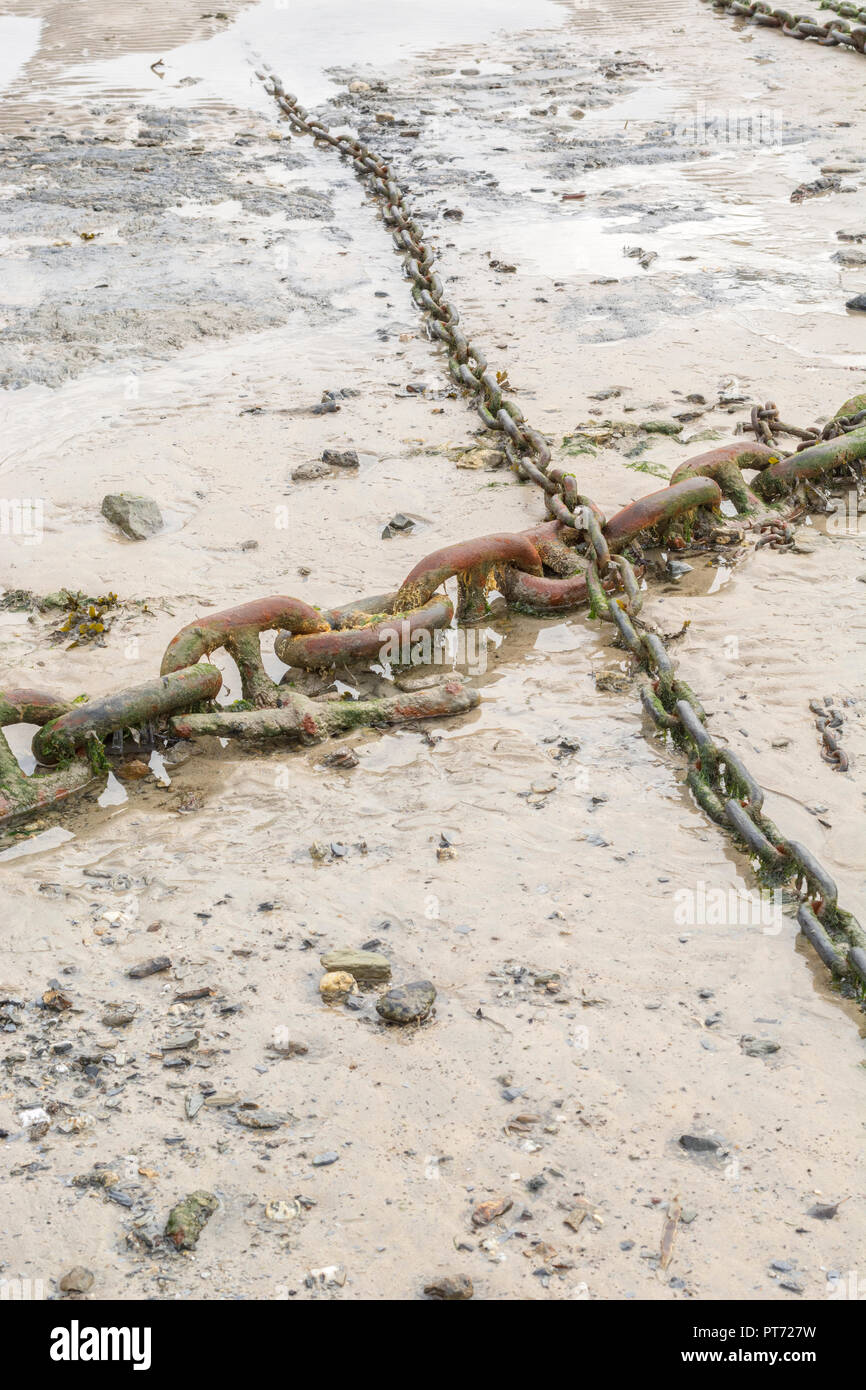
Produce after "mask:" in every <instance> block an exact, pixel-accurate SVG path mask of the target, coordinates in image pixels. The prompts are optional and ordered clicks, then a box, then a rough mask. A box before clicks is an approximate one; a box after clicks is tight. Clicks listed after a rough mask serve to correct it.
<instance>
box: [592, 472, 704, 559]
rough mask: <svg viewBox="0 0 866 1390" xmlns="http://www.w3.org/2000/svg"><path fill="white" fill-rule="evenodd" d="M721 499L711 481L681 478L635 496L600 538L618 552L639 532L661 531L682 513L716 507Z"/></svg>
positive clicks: (613, 517)
mask: <svg viewBox="0 0 866 1390" xmlns="http://www.w3.org/2000/svg"><path fill="white" fill-rule="evenodd" d="M721 500H722V493H721V489H720V487H719V485H718V483H714V482H713V480H712V478H684V479H683V481H682V482H680V483H674V484H672V486H671V487H665V488H661V489H660V490H659V491H658V492H650V493H648V494H647V496H646V497H639V498H638V499H637V501H636V502H632V503H630V504H629V506H627V507H623V509H622V511H619V512H616V513H615V515H614V516H612V517H611V519H610V521H609V522H608V523H607V525H606V526H605V528H604V537H605V540H606V541H607V543H608V545H609V546H610V549H611V550H612V551H613V552H616V551H618V550H622V549H623V548H624V547H625V546H627V545H628V543H629V541H631V540H634V538H635V536H637V535H638V534H639V533H640V532H641V531H646V530H648V529H650V528H651V527H661V528H662V529H664V528H666V527H667V526H669V525H670V523H671V522H672V521H674V520H675V519H676V518H677V517H678V516H682V514H683V512H689V511H693V510H694V509H695V508H696V507H711V508H716V507H718V506H719V504H720V502H721Z"/></svg>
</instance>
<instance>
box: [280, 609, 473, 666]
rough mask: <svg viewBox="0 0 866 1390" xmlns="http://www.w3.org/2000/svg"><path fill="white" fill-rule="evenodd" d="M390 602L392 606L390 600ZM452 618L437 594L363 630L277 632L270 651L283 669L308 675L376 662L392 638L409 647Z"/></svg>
mask: <svg viewBox="0 0 866 1390" xmlns="http://www.w3.org/2000/svg"><path fill="white" fill-rule="evenodd" d="M390 601H391V602H392V603H393V602H394V596H391V600H390ZM341 616H342V615H341ZM347 616H349V615H347ZM351 616H353V617H355V618H358V617H360V616H362V615H360V614H354V615H351ZM453 616H454V605H453V604H452V602H451V600H450V599H449V598H446V596H445V595H444V594H437V595H436V597H435V598H432V599H430V601H429V602H427V603H424V604H422V605H421V606H420V607H419V608H416V609H414V610H413V611H397V612H394V613H385V614H381V613H379V614H376V615H374V616H371V617H370V618H369V619H368V622H367V623H366V624H365V625H363V626H353V627H340V628H330V629H327V630H325V631H319V632H317V633H315V634H313V635H310V636H302V637H293V636H292V635H291V634H290V633H288V632H281V633H280V634H279V636H278V637H277V640H276V642H275V643H274V651H275V652H276V654H277V656H278V657H279V659H280V661H284V662H285V663H286V665H287V666H300V667H302V668H304V669H305V670H308V671H317V670H323V669H325V668H326V667H329V666H339V665H342V664H343V663H344V662H351V661H376V660H378V659H379V657H380V654H381V651H382V648H383V647H384V646H385V645H386V644H387V643H388V642H390V641H393V639H394V637H395V636H396V637H397V639H398V641H400V642H401V643H402V642H404V641H405V642H408V643H409V644H410V645H411V643H412V642H413V641H415V640H417V639H418V638H419V637H420V635H421V634H422V633H424V634H432V633H433V632H435V631H437V630H438V629H441V628H447V627H450V625H451V619H452V618H453Z"/></svg>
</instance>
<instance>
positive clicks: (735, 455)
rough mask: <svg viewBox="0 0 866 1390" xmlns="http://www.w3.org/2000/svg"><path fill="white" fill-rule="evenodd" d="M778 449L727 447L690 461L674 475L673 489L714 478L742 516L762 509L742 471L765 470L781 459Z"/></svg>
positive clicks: (672, 477)
mask: <svg viewBox="0 0 866 1390" xmlns="http://www.w3.org/2000/svg"><path fill="white" fill-rule="evenodd" d="M781 457H782V456H781V454H780V453H779V450H778V449H773V448H771V447H770V446H769V445H767V444H757V443H755V442H754V441H753V442H751V443H748V444H740V443H734V444H724V445H723V446H722V447H721V448H720V449H711V450H710V451H709V452H708V453H706V454H698V456H697V458H692V459H686V460H685V462H684V463H681V464H680V465H679V467H678V468H675V469H674V471H673V473H672V474H671V486H672V487H673V486H675V485H676V484H677V483H681V482H683V481H684V480H685V479H687V478H697V477H701V478H712V480H713V482H715V483H718V485H719V487H720V488H721V490H722V493H723V495H724V496H725V497H727V498H729V500H730V501H731V502H733V504H734V506H735V507H736V509H737V511H738V513H740V515H742V514H743V513H746V512H751V511H755V510H756V509H757V508H759V507H762V506H763V503H762V502H761V499H760V497H758V496H757V495H756V494H755V493H754V492H753V491H752V489H751V488H750V487H749V486H748V484H747V483H746V481H745V479H744V477H743V474H742V471H741V470H742V469H744V468H755V469H758V470H759V471H760V470H763V469H764V468H769V467H770V466H771V465H772V464H774V463H778V462H779V460H780V459H781Z"/></svg>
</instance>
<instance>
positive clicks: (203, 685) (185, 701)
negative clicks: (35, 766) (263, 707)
mask: <svg viewBox="0 0 866 1390" xmlns="http://www.w3.org/2000/svg"><path fill="white" fill-rule="evenodd" d="M222 680H223V678H222V672H221V671H219V670H218V669H217V667H216V666H208V665H205V664H204V663H200V664H198V665H196V666H187V667H186V668H185V669H184V670H182V671H174V672H172V673H171V674H170V675H167V676H157V677H156V678H155V679H154V680H150V681H145V682H144V683H143V684H142V685H136V686H133V687H132V688H131V689H130V690H121V691H118V692H116V693H115V694H114V695H106V696H104V697H103V698H102V699H100V700H89V701H88V702H87V703H86V704H83V705H75V706H73V708H72V709H71V710H69V711H68V712H67V713H66V714H63V715H61V716H60V718H59V719H53V720H51V722H50V723H48V724H46V725H45V726H44V727H43V728H42V729H40V730H39V732H38V733H37V734H36V735H35V737H34V739H33V752H34V754H35V756H36V757H37V758H38V759H39V761H40V762H41V763H45V764H48V765H49V766H50V765H52V764H56V763H58V762H60V761H61V760H62V759H64V758H71V757H73V756H74V755H75V754H76V753H77V752H79V751H80V750H81V749H86V748H87V747H88V743H89V742H90V741H91V740H92V738H93V737H94V736H96V738H97V739H102V738H104V737H105V735H106V734H110V733H114V732H115V730H117V729H128V728H138V727H139V726H140V725H142V724H148V723H150V722H152V721H153V720H155V719H158V718H159V717H160V716H161V715H165V714H172V713H174V711H175V710H178V709H183V708H184V707H185V706H186V707H189V706H190V705H195V704H200V703H202V702H203V701H208V700H213V699H215V697H216V696H217V695H218V694H219V692H220V690H221V688H222ZM91 747H93V749H94V754H93V755H94V756H95V757H96V759H97V761H99V754H98V752H97V751H96V750H95V745H92V744H91Z"/></svg>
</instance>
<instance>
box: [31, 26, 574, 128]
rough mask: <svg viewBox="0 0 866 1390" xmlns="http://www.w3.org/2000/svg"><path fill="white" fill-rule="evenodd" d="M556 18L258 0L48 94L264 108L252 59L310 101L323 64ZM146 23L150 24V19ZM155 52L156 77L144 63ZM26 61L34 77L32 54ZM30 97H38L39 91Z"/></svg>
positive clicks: (382, 67) (387, 56) (321, 85)
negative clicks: (220, 22) (219, 22)
mask: <svg viewBox="0 0 866 1390" xmlns="http://www.w3.org/2000/svg"><path fill="white" fill-rule="evenodd" d="M562 20H563V14H562V9H561V8H560V6H559V5H558V4H556V3H554V0H475V3H474V4H472V5H466V4H464V3H462V0H439V2H438V3H437V4H436V5H435V6H431V7H424V6H417V5H409V4H406V3H404V0H363V3H359V0H290V3H289V2H288V0H284V3H280V0H264V3H261V4H258V5H255V6H253V7H252V8H249V9H246V10H243V11H242V12H241V13H240V15H239V16H238V17H237V19H236V20H235V21H234V23H233V24H231V25H230V26H229V27H228V28H226V29H224V30H222V31H221V32H220V33H217V34H216V35H214V36H213V37H212V38H210V39H205V40H200V41H197V42H193V43H188V44H184V45H182V46H181V47H179V48H175V49H173V50H171V51H166V50H165V49H164V48H163V49H162V50H161V51H157V50H156V49H155V50H154V51H153V52H152V53H143V52H136V53H133V54H126V55H124V56H122V57H119V58H111V59H108V60H106V61H103V62H96V63H87V64H83V65H76V66H73V67H71V68H69V69H67V71H66V72H65V73H64V82H63V88H62V89H61V90H54V91H53V92H52V97H53V99H54V100H55V101H56V102H57V103H58V104H60V102H62V101H64V100H70V99H74V100H79V101H80V100H81V99H88V98H93V97H99V98H106V97H107V98H112V97H120V96H123V97H132V98H134V99H136V100H146V101H147V102H148V103H150V104H152V105H157V106H165V105H175V106H192V105H194V106H207V105H208V104H210V103H213V102H217V103H219V104H220V105H222V106H226V105H229V106H230V105H238V106H246V107H249V106H251V105H255V106H257V107H258V108H259V109H262V110H264V109H270V102H269V99H268V98H267V97H266V96H265V94H264V92H263V90H262V88H261V85H260V84H259V83H258V82H257V81H256V80H255V78H254V77H253V76H252V72H251V69H252V66H253V65H255V64H257V63H261V62H262V61H267V62H268V63H269V64H270V65H271V67H272V68H273V69H274V71H276V72H279V74H280V75H281V77H282V78H283V81H284V82H285V83H286V86H287V88H289V89H290V90H291V88H292V86H293V84H294V85H295V86H296V87H297V88H298V89H299V92H301V93H302V94H303V95H302V99H303V101H304V103H305V104H307V105H309V104H314V103H316V102H319V101H322V100H323V99H324V98H325V97H327V96H328V95H329V94H330V93H331V92H333V90H334V84H333V82H332V81H331V80H330V79H329V78H327V77H326V76H325V72H326V70H327V69H329V68H332V67H335V66H340V67H342V68H349V69H354V68H359V67H364V66H367V65H372V66H373V67H375V70H376V72H377V73H383V74H387V72H388V70H389V69H391V68H393V67H394V65H395V64H397V63H399V62H400V60H401V59H405V58H411V57H413V56H415V55H418V54H420V53H423V52H425V51H426V50H428V49H430V48H434V47H435V48H438V47H442V46H445V45H448V46H455V45H461V44H472V43H473V42H482V41H484V40H489V39H490V38H491V36H492V35H494V34H495V33H496V32H497V31H499V30H509V29H511V30H515V29H520V30H524V29H528V28H532V27H535V26H539V27H541V26H545V27H548V28H551V29H553V28H555V27H556V26H557V25H559V24H561V23H562ZM142 30H143V32H144V33H146V23H145V24H144V25H143V26H142ZM140 41H141V36H140V37H139V42H140ZM159 59H161V60H162V64H161V66H160V74H161V75H159V76H158V75H157V74H156V73H154V72H152V71H151V69H150V63H152V62H156V61H157V60H159ZM31 66H32V72H33V75H34V77H38V57H37V62H36V63H35V64H33V65H31ZM189 78H193V79H195V85H194V86H184V87H178V85H177V84H178V83H179V82H181V81H184V80H185V79H189ZM22 95H24V96H25V97H26V96H27V94H26V93H24V94H22ZM31 99H33V100H36V99H37V97H36V94H35V93H34V94H33V96H32V98H31Z"/></svg>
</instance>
